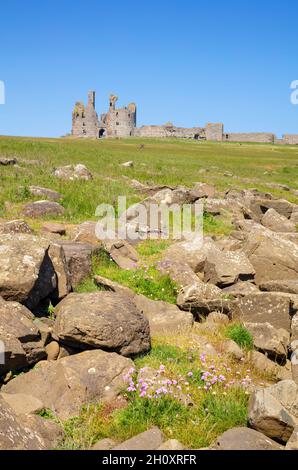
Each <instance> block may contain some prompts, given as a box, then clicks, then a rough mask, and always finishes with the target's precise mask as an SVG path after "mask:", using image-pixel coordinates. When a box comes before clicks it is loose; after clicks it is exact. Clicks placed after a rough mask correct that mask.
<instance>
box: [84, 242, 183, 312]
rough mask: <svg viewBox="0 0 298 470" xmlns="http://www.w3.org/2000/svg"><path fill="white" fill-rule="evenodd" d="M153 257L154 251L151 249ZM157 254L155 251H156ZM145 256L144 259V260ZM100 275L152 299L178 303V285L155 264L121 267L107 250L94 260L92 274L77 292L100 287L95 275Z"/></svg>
mask: <svg viewBox="0 0 298 470" xmlns="http://www.w3.org/2000/svg"><path fill="white" fill-rule="evenodd" d="M149 253H150V254H149V256H148V258H150V257H151V253H152V251H151V250H149ZM154 254H155V253H154ZM144 259H146V258H145V256H144V255H143V257H142V260H143V262H144ZM95 275H100V276H103V277H105V278H108V279H111V280H112V281H115V282H118V283H119V284H122V285H124V286H126V287H129V288H130V289H132V290H133V291H134V292H135V293H136V294H142V295H145V296H146V297H148V298H149V299H151V300H163V301H165V302H169V303H172V304H175V303H176V298H177V287H176V285H175V283H174V282H173V281H172V280H171V279H170V278H169V276H165V275H162V274H160V273H159V272H158V271H157V270H156V269H155V267H154V265H147V264H146V265H144V266H142V265H141V267H140V268H138V269H135V270H124V269H120V268H119V267H118V266H117V265H116V264H115V263H114V261H112V260H111V259H110V258H109V255H108V254H107V253H106V252H105V251H101V253H100V254H99V255H98V256H96V257H95V258H94V260H93V269H92V275H91V277H90V278H88V279H86V280H84V281H83V283H82V284H81V285H79V286H78V287H77V288H76V292H94V291H96V290H99V288H98V287H97V286H96V285H95V284H94V282H93V277H94V276H95Z"/></svg>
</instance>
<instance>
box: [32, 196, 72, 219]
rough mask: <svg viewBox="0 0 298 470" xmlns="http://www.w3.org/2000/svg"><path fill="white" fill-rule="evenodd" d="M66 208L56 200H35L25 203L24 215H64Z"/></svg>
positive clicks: (35, 216)
mask: <svg viewBox="0 0 298 470" xmlns="http://www.w3.org/2000/svg"><path fill="white" fill-rule="evenodd" d="M64 212H65V209H64V207H63V206H61V205H60V204H59V203H58V202H54V201H46V200H45V201H35V202H30V203H28V204H26V205H25V207H24V209H23V215H24V216H25V217H31V218H38V217H46V216H52V217H56V216H59V215H63V214H64Z"/></svg>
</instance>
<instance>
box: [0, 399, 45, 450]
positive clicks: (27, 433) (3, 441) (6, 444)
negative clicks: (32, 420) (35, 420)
mask: <svg viewBox="0 0 298 470" xmlns="http://www.w3.org/2000/svg"><path fill="white" fill-rule="evenodd" d="M45 448H46V446H45V443H44V442H43V440H42V438H41V436H40V435H39V434H38V433H36V432H34V431H33V430H32V429H30V428H29V427H28V426H27V425H26V424H24V423H23V422H22V419H21V418H19V417H17V416H16V415H15V413H14V412H13V410H12V409H11V407H10V406H9V405H8V404H7V403H6V402H5V401H4V400H3V399H2V398H1V397H0V450H45Z"/></svg>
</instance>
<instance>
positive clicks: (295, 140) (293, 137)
mask: <svg viewBox="0 0 298 470" xmlns="http://www.w3.org/2000/svg"><path fill="white" fill-rule="evenodd" d="M283 141H284V143H285V144H289V145H298V134H285V135H284V136H283Z"/></svg>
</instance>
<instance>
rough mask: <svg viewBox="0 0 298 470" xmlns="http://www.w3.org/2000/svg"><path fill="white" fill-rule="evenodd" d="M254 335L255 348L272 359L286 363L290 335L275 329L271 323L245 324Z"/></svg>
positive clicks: (280, 329) (282, 330)
mask: <svg viewBox="0 0 298 470" xmlns="http://www.w3.org/2000/svg"><path fill="white" fill-rule="evenodd" d="M245 327H246V329H247V330H248V331H249V332H250V333H251V334H252V336H253V341H254V347H255V348H256V349H257V350H259V351H261V352H263V353H264V354H267V355H268V357H270V358H272V359H278V360H279V361H282V362H285V361H286V359H287V356H288V346H289V343H290V334H289V332H288V331H286V330H284V329H283V328H278V329H277V328H274V327H273V326H272V325H270V323H245Z"/></svg>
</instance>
